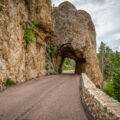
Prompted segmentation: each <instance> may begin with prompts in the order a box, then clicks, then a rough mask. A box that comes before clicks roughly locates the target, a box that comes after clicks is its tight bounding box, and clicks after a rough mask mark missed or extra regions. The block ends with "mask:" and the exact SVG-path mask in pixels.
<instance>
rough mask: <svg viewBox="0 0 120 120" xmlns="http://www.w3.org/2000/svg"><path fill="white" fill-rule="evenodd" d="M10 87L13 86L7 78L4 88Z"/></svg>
mask: <svg viewBox="0 0 120 120" xmlns="http://www.w3.org/2000/svg"><path fill="white" fill-rule="evenodd" d="M12 85H14V83H13V82H12V81H11V79H10V78H7V80H6V82H5V86H6V87H10V86H12Z"/></svg>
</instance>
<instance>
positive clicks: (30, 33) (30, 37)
mask: <svg viewBox="0 0 120 120" xmlns="http://www.w3.org/2000/svg"><path fill="white" fill-rule="evenodd" d="M24 39H25V41H26V46H28V45H29V44H30V43H34V42H35V32H34V29H33V28H27V29H26V30H25V32H24Z"/></svg>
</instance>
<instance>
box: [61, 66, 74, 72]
mask: <svg viewBox="0 0 120 120" xmlns="http://www.w3.org/2000/svg"><path fill="white" fill-rule="evenodd" d="M68 70H75V68H74V67H70V68H67V67H63V71H68Z"/></svg>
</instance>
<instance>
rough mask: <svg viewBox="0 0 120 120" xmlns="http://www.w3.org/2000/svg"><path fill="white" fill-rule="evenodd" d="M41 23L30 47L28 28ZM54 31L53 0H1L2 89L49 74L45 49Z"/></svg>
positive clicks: (0, 60) (0, 51) (0, 85)
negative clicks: (7, 84)
mask: <svg viewBox="0 0 120 120" xmlns="http://www.w3.org/2000/svg"><path fill="white" fill-rule="evenodd" d="M33 23H37V28H36V29H35V40H34V41H35V42H34V43H31V44H30V45H29V46H28V47H26V42H25V40H24V33H25V29H26V28H27V27H29V26H30V25H32V24H33ZM51 32H52V22H51V1H50V0H0V89H2V86H3V84H4V83H5V81H6V79H7V78H11V80H12V81H14V82H15V83H17V82H23V81H25V80H29V79H32V78H36V77H39V76H41V75H45V73H46V70H45V49H46V43H47V41H48V40H49V39H50V36H51Z"/></svg>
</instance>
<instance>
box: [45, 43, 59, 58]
mask: <svg viewBox="0 0 120 120" xmlns="http://www.w3.org/2000/svg"><path fill="white" fill-rule="evenodd" d="M46 52H47V53H48V54H49V55H50V56H53V57H57V55H58V53H57V51H56V50H55V49H54V48H53V47H52V45H50V44H48V46H47V47H46Z"/></svg>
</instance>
